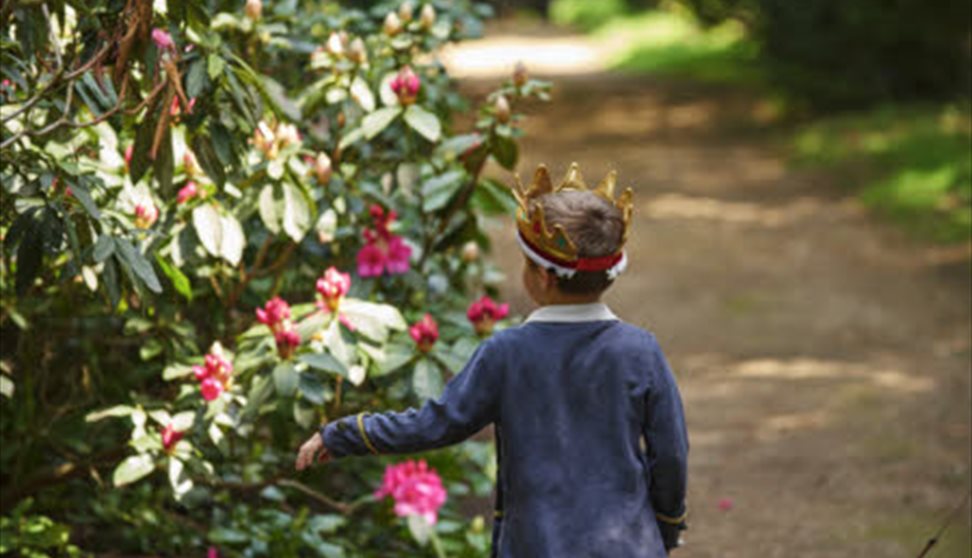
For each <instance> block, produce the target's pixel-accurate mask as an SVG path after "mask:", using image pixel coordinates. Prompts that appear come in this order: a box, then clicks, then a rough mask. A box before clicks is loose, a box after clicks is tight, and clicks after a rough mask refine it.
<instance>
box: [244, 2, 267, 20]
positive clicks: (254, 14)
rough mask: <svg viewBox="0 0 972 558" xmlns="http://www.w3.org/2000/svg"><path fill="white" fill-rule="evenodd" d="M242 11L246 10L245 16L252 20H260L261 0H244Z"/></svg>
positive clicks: (261, 11) (261, 13)
mask: <svg viewBox="0 0 972 558" xmlns="http://www.w3.org/2000/svg"><path fill="white" fill-rule="evenodd" d="M244 11H245V12H246V17H248V18H250V19H252V20H253V21H260V16H261V15H263V2H261V1H260V0H246V7H245V8H244Z"/></svg>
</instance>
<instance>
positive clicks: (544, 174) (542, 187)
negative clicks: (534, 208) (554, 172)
mask: <svg viewBox="0 0 972 558" xmlns="http://www.w3.org/2000/svg"><path fill="white" fill-rule="evenodd" d="M553 189H554V188H553V183H552V182H551V181H550V173H549V172H548V171H547V165H544V164H541V165H540V166H538V167H537V170H536V172H534V173H533V183H532V184H531V185H530V190H529V191H528V192H527V197H529V198H532V197H534V196H542V195H544V194H547V193H550V192H553Z"/></svg>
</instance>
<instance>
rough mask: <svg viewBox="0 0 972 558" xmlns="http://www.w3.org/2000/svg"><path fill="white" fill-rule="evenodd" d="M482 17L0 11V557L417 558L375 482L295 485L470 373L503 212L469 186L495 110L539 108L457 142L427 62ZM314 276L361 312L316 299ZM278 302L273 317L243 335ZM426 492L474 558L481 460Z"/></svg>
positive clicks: (485, 155)
mask: <svg viewBox="0 0 972 558" xmlns="http://www.w3.org/2000/svg"><path fill="white" fill-rule="evenodd" d="M489 13H490V10H489V9H488V8H487V7H482V6H477V5H473V4H471V3H469V2H464V1H460V2H445V1H436V0H433V1H430V2H425V3H422V4H418V3H411V2H405V3H404V4H402V5H400V4H399V3H398V2H376V3H373V5H371V6H369V7H367V8H366V9H364V10H362V9H355V8H351V7H345V6H341V5H339V4H335V3H331V2H314V1H310V0H307V1H300V2H298V1H297V0H290V1H281V2H272V3H267V4H266V5H261V4H260V3H259V2H252V1H251V2H247V3H246V4H245V5H244V4H243V3H242V2H235V1H234V2H230V1H213V2H207V3H200V2H182V1H178V0H170V1H169V2H155V3H154V5H153V3H149V2H136V1H133V0H129V1H123V0H114V1H99V2H95V1H85V0H67V1H57V2H47V3H43V2H41V3H29V4H27V3H13V2H6V3H4V4H3V6H2V8H0V22H2V24H3V29H4V32H3V36H2V43H0V56H2V62H3V70H2V72H3V85H2V91H0V94H2V95H3V108H2V111H0V119H2V120H0V122H2V126H3V139H2V140H0V141H2V144H0V145H2V166H0V176H2V181H3V189H2V193H0V195H2V200H0V201H2V213H0V237H2V268H0V271H2V273H0V292H2V309H0V328H2V335H3V339H4V343H3V349H2V360H0V364H2V374H0V381H2V384H0V388H2V390H0V391H2V398H0V416H2V426H0V436H2V449H0V467H2V474H0V483H2V502H0V504H2V509H3V523H2V526H0V537H2V550H0V552H6V551H8V550H10V549H16V550H17V551H18V552H20V553H21V554H23V555H31V553H32V552H35V553H37V555H44V554H48V553H49V554H58V553H67V554H79V553H81V554H83V553H86V552H116V553H122V554H133V553H151V554H165V555H179V556H186V555H200V554H201V553H203V552H206V549H207V548H213V549H214V550H215V549H218V552H220V553H221V555H229V556H237V555H239V556H268V555H269V556H297V555H300V556H308V555H320V556H328V557H332V556H342V555H354V556H371V555H375V556H378V555H380V556H387V555H389V553H391V554H398V555H401V554H416V553H421V552H431V550H430V549H429V548H425V549H424V550H422V549H421V547H420V546H419V545H417V543H416V542H413V541H412V539H411V538H410V537H408V535H407V532H408V531H407V530H406V527H405V524H404V522H400V521H398V520H396V519H395V518H394V517H393V516H392V515H391V512H390V509H389V507H388V506H385V505H378V504H375V503H373V502H372V497H371V496H370V495H371V493H372V492H373V491H374V489H375V488H377V485H378V483H379V481H380V478H381V469H382V467H383V464H384V461H380V460H362V461H355V460H351V461H349V462H347V463H339V464H335V465H333V466H329V467H327V470H326V471H319V470H318V471H314V472H311V473H310V474H308V475H306V476H304V477H301V478H294V475H293V472H292V471H293V457H294V453H295V450H296V448H297V447H298V445H299V442H300V441H302V440H303V439H304V438H306V437H307V436H308V435H309V434H310V433H311V432H313V431H314V429H315V428H316V427H317V426H318V425H319V424H320V423H321V422H322V421H325V420H327V419H328V418H332V417H337V416H342V415H345V414H350V413H353V412H357V411H361V410H371V409H376V408H386V407H392V408H402V407H404V406H407V405H410V404H418V403H420V402H421V401H422V400H424V399H425V398H426V397H429V396H434V395H435V394H436V393H438V391H439V390H440V389H441V386H442V383H443V382H444V381H445V380H446V379H447V378H448V377H449V376H450V375H451V374H453V373H455V372H457V371H458V370H459V368H460V367H461V366H462V364H463V363H464V361H465V359H466V357H467V356H468V355H469V354H470V353H471V351H472V350H473V349H474V348H475V346H476V343H477V341H478V339H479V336H478V335H477V330H476V329H474V327H473V324H470V323H469V322H468V321H467V319H466V316H465V309H466V307H467V306H468V304H469V303H470V302H471V301H472V300H474V299H476V298H478V297H479V296H480V295H483V294H485V293H489V292H493V287H492V285H494V284H495V283H496V281H497V280H498V279H499V275H498V273H497V272H496V271H495V270H494V269H493V268H492V267H491V266H490V265H489V263H488V262H486V261H485V260H484V259H483V258H482V256H481V253H482V252H483V251H485V250H487V249H488V240H487V238H486V237H485V235H484V234H483V233H482V230H481V225H482V220H483V219H484V218H486V217H487V216H489V215H492V214H496V213H503V212H506V211H508V210H509V209H510V208H511V200H510V198H509V197H508V194H507V190H506V188H505V187H504V186H503V185H501V184H498V183H496V182H493V181H491V180H488V179H485V178H483V177H481V176H480V173H481V171H482V168H483V166H484V164H485V162H486V161H487V160H488V159H489V158H493V159H495V160H496V161H497V162H498V163H499V164H500V165H502V166H504V167H506V168H512V167H513V165H515V163H516V159H517V143H516V138H517V137H518V136H519V135H520V134H521V131H520V130H519V129H518V128H517V121H518V119H519V116H518V115H516V114H515V111H514V110H513V109H515V107H516V106H517V103H518V101H519V100H521V99H523V98H527V97H539V98H541V99H544V98H546V94H547V93H546V89H547V86H546V85H545V84H544V83H541V82H538V81H534V80H529V79H527V77H526V75H525V74H524V73H522V72H520V73H518V74H517V75H516V76H514V78H513V79H511V80H509V81H507V82H505V83H503V84H501V85H500V86H499V87H498V89H497V90H496V91H495V92H494V93H493V94H491V95H490V97H489V98H488V99H487V101H486V103H485V104H484V106H483V107H480V108H479V110H478V112H476V113H475V117H474V118H466V119H464V120H463V121H462V122H459V121H458V120H457V119H456V115H458V114H460V113H462V112H468V111H470V107H469V106H468V104H467V102H466V101H465V100H464V99H462V98H461V97H460V96H459V95H458V94H457V92H456V90H455V87H454V84H453V83H452V82H451V81H450V79H449V76H448V75H446V73H445V71H444V69H443V67H442V66H441V64H439V63H438V62H437V60H436V58H435V52H436V50H437V49H438V48H439V47H440V46H441V45H442V44H444V43H446V42H449V41H455V40H461V39H463V38H465V37H469V36H475V35H476V34H478V33H479V32H480V30H481V27H482V18H483V17H484V16H487V15H489ZM390 14H394V15H390ZM511 107H512V108H511ZM392 212H394V215H393V216H392ZM376 251H377V254H378V257H379V259H380V262H379V263H380V264H381V265H380V266H379V267H378V269H377V273H376V272H375V267H374V264H375V261H374V260H373V259H372V260H370V261H371V264H372V265H371V267H370V268H369V267H367V266H365V267H362V265H363V264H362V261H363V260H362V258H363V256H362V254H370V256H371V257H372V258H373V257H374V256H375V254H376ZM392 251H396V252H395V254H394V258H397V259H395V262H397V263H396V265H391V264H389V263H388V262H391V261H392V259H393V258H392V257H391V256H392V255H393V254H391V252H392ZM403 255H404V257H403ZM365 263H367V262H365ZM331 267H334V268H336V269H337V270H340V271H342V272H352V273H353V276H352V277H350V288H348V285H347V284H344V283H342V284H341V285H342V286H340V287H335V283H334V277H338V276H336V275H333V274H332V275H329V276H327V275H325V276H324V277H323V279H322V280H324V281H325V286H324V287H321V286H320V283H315V280H317V279H318V278H322V274H323V272H324V271H325V269H329V268H331ZM355 270H357V273H354V272H355ZM328 277H330V279H328ZM328 281H329V282H328ZM334 288H336V289H337V290H336V291H335V290H333V289H334ZM328 289H331V290H328ZM315 290H316V291H317V294H315ZM273 297H281V298H283V299H285V300H286V301H287V302H289V303H290V306H289V307H290V316H289V317H287V316H283V317H281V316H282V315H281V316H278V318H280V319H279V320H266V319H261V320H259V321H258V319H257V317H256V316H255V310H256V309H258V308H263V309H264V310H265V311H269V310H270V306H265V303H266V302H267V301H268V300H270V299H271V298H273ZM277 308H278V309H279V306H278V307H277ZM425 314H431V315H432V316H433V317H434V318H435V319H436V320H437V321H438V323H439V330H438V340H437V341H435V343H434V344H433V345H432V346H431V347H428V346H425V347H418V346H417V345H416V344H415V343H413V341H412V340H411V339H410V338H409V335H408V332H407V331H406V328H407V325H408V324H410V323H414V322H416V321H418V320H419V318H421V317H422V316H423V315H425ZM478 331H479V333H480V334H483V335H485V334H487V331H486V329H484V328H481V327H480V328H479V330H478ZM205 355H209V359H210V361H207V362H206V363H204V356H205ZM216 357H219V358H222V359H224V360H225V361H226V364H227V366H224V367H223V368H219V366H217V364H218V363H219V361H218V360H216ZM214 363H215V364H214ZM214 366H215V368H213V367H214ZM193 367H202V368H203V369H204V370H209V369H210V368H212V369H213V370H216V371H215V372H212V374H210V376H211V377H212V378H218V381H217V380H216V379H210V382H209V383H208V384H207V383H206V382H205V381H203V382H202V383H200V380H198V379H197V377H198V376H200V375H204V374H200V372H198V371H197V372H196V373H194V368H193ZM206 367H209V368H206ZM217 369H218V370H217ZM206 374H209V372H206ZM216 384H218V386H217V385H216ZM214 390H216V391H218V393H216V391H214ZM214 393H215V396H213V394H214ZM430 464H432V465H433V466H434V467H435V468H436V469H438V471H439V472H440V473H441V474H442V475H443V477H444V480H445V483H446V488H447V489H448V491H449V494H450V500H449V502H448V503H447V505H446V509H445V510H444V512H443V517H444V519H443V520H440V521H439V523H438V525H437V531H438V533H439V536H440V537H441V538H442V547H443V548H444V550H445V551H446V552H448V553H453V554H470V553H472V554H478V553H481V552H483V551H484V549H485V548H486V547H487V544H488V539H489V535H488V533H487V531H486V527H485V525H484V521H483V520H482V518H478V519H477V520H474V521H472V522H467V521H465V520H463V519H462V518H461V517H462V516H461V515H460V514H459V513H458V510H457V506H458V503H459V500H460V499H461V497H462V496H464V495H470V496H475V497H485V496H488V494H489V490H490V487H491V478H492V474H493V467H494V465H493V456H492V452H491V449H490V446H489V445H488V444H483V443H477V442H470V443H468V444H467V445H464V446H460V447H458V448H453V449H451V450H446V451H442V452H438V453H436V454H434V455H433V456H432V457H431V458H430Z"/></svg>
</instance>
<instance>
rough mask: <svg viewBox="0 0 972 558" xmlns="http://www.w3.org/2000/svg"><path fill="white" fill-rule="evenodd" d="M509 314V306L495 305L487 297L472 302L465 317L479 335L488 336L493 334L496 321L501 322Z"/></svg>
mask: <svg viewBox="0 0 972 558" xmlns="http://www.w3.org/2000/svg"><path fill="white" fill-rule="evenodd" d="M509 313H510V305H509V304H496V303H495V302H494V301H493V299H491V298H489V297H488V296H483V298H481V299H479V300H477V301H476V302H473V303H472V304H470V305H469V309H468V310H466V317H467V318H469V321H470V322H472V324H473V327H475V328H476V333H478V334H479V335H483V336H485V335H489V334H491V333H492V332H493V326H494V325H495V323H496V320H502V319H503V318H505V317H506V316H507V315H508V314H509Z"/></svg>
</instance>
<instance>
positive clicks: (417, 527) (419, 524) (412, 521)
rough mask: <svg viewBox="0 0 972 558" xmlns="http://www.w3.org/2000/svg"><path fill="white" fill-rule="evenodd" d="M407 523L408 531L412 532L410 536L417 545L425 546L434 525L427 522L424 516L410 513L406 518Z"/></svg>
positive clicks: (433, 529) (433, 530)
mask: <svg viewBox="0 0 972 558" xmlns="http://www.w3.org/2000/svg"><path fill="white" fill-rule="evenodd" d="M406 521H407V523H408V532H409V533H411V534H412V538H414V539H415V542H417V543H418V544H419V546H425V545H426V544H427V543H428V542H429V537H431V536H432V533H433V532H435V526H434V525H432V524H431V523H429V520H428V519H425V516H423V515H420V514H412V515H410V516H408V518H407V519H406Z"/></svg>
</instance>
